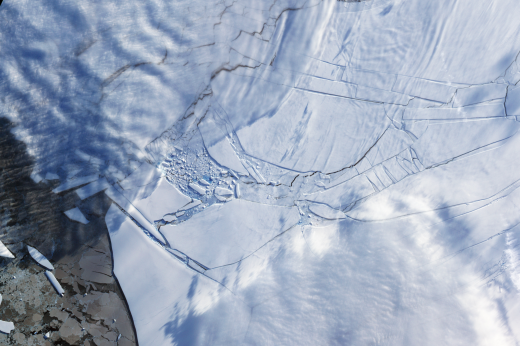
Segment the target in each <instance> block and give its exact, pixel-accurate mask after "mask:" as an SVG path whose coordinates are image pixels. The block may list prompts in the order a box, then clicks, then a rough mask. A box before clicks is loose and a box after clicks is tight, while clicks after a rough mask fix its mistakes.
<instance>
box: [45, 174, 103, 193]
mask: <svg viewBox="0 0 520 346" xmlns="http://www.w3.org/2000/svg"><path fill="white" fill-rule="evenodd" d="M97 179H99V175H97V174H93V175H88V176H86V177H80V178H76V179H74V180H67V181H66V182H64V183H63V184H61V185H60V186H58V187H57V188H55V189H54V190H52V192H54V193H60V192H63V191H67V190H70V189H73V188H75V187H78V186H80V185H84V184H87V183H90V182H92V181H94V180H97Z"/></svg>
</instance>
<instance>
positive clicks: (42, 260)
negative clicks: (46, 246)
mask: <svg viewBox="0 0 520 346" xmlns="http://www.w3.org/2000/svg"><path fill="white" fill-rule="evenodd" d="M27 250H28V251H29V254H30V255H31V257H32V258H33V259H34V260H35V261H36V262H37V263H38V264H39V265H41V266H42V267H45V268H47V269H48V270H54V266H53V265H52V264H51V262H49V260H48V259H47V257H45V256H44V255H42V253H41V252H40V251H38V250H36V249H35V248H33V247H32V246H29V245H27Z"/></svg>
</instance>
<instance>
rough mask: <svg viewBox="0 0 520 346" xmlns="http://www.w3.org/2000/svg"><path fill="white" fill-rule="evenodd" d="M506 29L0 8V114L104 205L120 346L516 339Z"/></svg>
mask: <svg viewBox="0 0 520 346" xmlns="http://www.w3.org/2000/svg"><path fill="white" fill-rule="evenodd" d="M519 16H520V3H519V2H518V1H515V0H503V1H484V0H459V1H448V0H438V1H424V0H369V1H361V2H350V1H335V0H324V1H320V0H306V1H304V0H278V1H272V0H271V1H267V0H265V1H264V0H260V1H255V2H251V1H245V0H233V1H231V0H230V1H227V0H209V1H207V0H206V1H202V0H181V1H174V2H165V1H162V0H155V1H148V2H145V3H144V2H138V1H134V0H130V1H126V2H125V3H124V4H122V3H120V2H118V1H103V2H101V1H90V2H88V3H81V5H79V4H77V3H74V2H69V1H61V2H57V1H55V0H36V1H27V0H21V1H16V2H15V1H10V0H5V1H4V3H3V4H2V6H1V7H0V51H1V52H2V53H1V55H2V60H1V62H0V76H1V81H2V82H1V83H0V95H1V97H0V115H2V116H6V117H8V118H9V119H10V120H12V121H13V122H15V123H16V124H17V126H16V127H15V128H14V130H13V131H14V133H15V134H16V135H17V137H18V138H19V139H21V140H23V141H24V142H25V143H26V144H27V149H28V151H29V153H30V154H31V155H33V157H34V158H35V169H34V171H33V173H32V178H33V180H34V181H35V182H36V183H42V184H43V183H47V182H46V181H48V180H51V179H54V180H55V179H60V185H59V186H58V187H57V188H56V189H55V190H54V191H55V192H56V193H62V192H64V191H68V190H71V189H76V188H77V190H76V191H77V194H78V196H80V198H82V199H84V198H88V197H90V196H91V195H92V194H94V193H97V192H100V191H102V190H105V189H106V190H105V194H106V195H107V196H108V197H109V198H111V199H112V200H113V201H114V202H115V203H114V204H112V206H111V207H110V209H109V211H108V213H107V214H106V224H107V227H108V231H109V234H110V238H111V245H112V251H113V257H114V274H115V276H116V277H117V279H118V281H119V283H120V284H121V287H122V289H123V291H124V294H125V297H126V299H127V301H128V305H129V308H130V311H131V313H132V318H133V320H134V324H135V327H136V331H137V338H138V340H139V344H140V345H150V346H157V345H210V344H211V345H317V344H318V345H517V344H519V343H520V327H519V326H520V213H519V208H520V192H519V191H520V190H519V189H518V188H519V187H520V166H519V165H520V164H519V163H518V162H519V160H518V159H517V158H518V152H519V151H520V135H519V134H518V131H519V129H520V128H519V126H520V125H519V121H520V118H519V117H520V87H519V86H518V85H517V84H518V83H519V81H520V65H519V64H520V61H519V60H518V59H517V58H518V55H519V52H520V21H518V17H519ZM85 139H87V140H85ZM43 177H45V179H44V178H43ZM87 184H88V185H87ZM83 185H85V186H83ZM82 186H83V187H82ZM109 186H110V187H109ZM174 215H175V216H174Z"/></svg>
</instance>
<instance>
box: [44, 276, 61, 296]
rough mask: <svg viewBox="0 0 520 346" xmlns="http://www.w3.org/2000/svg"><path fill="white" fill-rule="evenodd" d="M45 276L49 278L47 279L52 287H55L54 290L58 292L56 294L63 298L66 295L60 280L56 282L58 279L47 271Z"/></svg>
mask: <svg viewBox="0 0 520 346" xmlns="http://www.w3.org/2000/svg"><path fill="white" fill-rule="evenodd" d="M45 276H46V277H47V279H48V280H49V282H50V283H51V285H52V286H53V287H54V289H55V290H56V292H57V293H58V294H59V295H60V296H62V297H63V294H64V293H65V291H64V290H63V287H61V285H60V283H59V282H58V280H56V277H55V276H54V274H53V273H51V272H50V271H48V270H47V271H45Z"/></svg>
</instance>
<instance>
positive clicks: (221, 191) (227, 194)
mask: <svg viewBox="0 0 520 346" xmlns="http://www.w3.org/2000/svg"><path fill="white" fill-rule="evenodd" d="M215 196H217V197H222V198H225V199H228V198H231V197H232V196H233V191H231V190H229V189H225V188H222V187H217V188H216V189H215Z"/></svg>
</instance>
